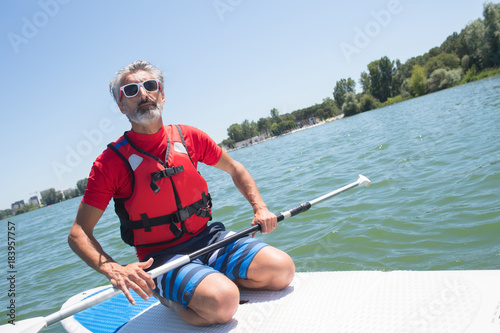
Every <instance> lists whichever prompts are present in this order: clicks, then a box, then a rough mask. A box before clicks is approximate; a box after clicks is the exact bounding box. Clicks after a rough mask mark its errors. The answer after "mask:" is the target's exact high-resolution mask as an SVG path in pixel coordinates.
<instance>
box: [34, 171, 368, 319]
mask: <svg viewBox="0 0 500 333" xmlns="http://www.w3.org/2000/svg"><path fill="white" fill-rule="evenodd" d="M359 184H363V185H365V186H368V185H370V181H369V180H368V178H366V177H364V176H362V175H359V178H358V180H357V181H355V182H353V183H351V184H349V185H346V186H344V187H342V188H340V189H338V190H335V191H332V192H330V193H327V194H325V195H323V196H321V197H319V198H317V199H314V200H312V201H307V202H304V203H302V204H300V205H298V206H297V207H295V208H292V209H290V210H287V211H286V212H283V213H281V214H279V215H278V216H277V218H278V222H280V221H283V220H284V219H286V218H289V217H291V216H295V215H297V214H300V213H302V212H305V211H307V210H309V209H310V208H311V207H312V206H313V205H315V204H317V203H320V202H322V201H324V200H326V199H329V198H331V197H334V196H336V195H338V194H340V193H342V192H345V191H347V190H349V189H351V188H353V187H356V186H358V185H359ZM259 230H260V225H258V224H257V225H253V226H251V227H249V228H247V229H245V230H243V231H240V232H238V233H236V234H233V235H231V236H229V237H227V238H225V239H223V240H221V241H219V242H216V243H214V244H211V245H209V246H206V247H204V248H202V249H200V250H198V251H195V252H193V253H191V254H187V255H183V256H182V257H179V258H177V259H175V260H172V261H170V262H168V263H166V264H164V265H162V266H160V267H157V268H155V269H152V270H151V271H149V272H148V274H149V275H150V276H151V277H153V278H155V277H158V276H160V275H162V274H165V273H167V272H169V271H171V270H173V269H176V268H178V267H180V266H183V265H185V264H187V263H189V262H191V261H192V260H194V259H196V258H198V257H201V256H203V255H205V254H207V253H210V252H213V251H215V250H217V249H219V248H221V247H223V246H226V245H228V244H230V243H232V242H234V241H236V240H238V239H240V238H242V237H245V236H248V235H250V234H252V233H255V232H257V231H259ZM119 293H121V290H120V289H117V288H114V287H110V288H109V289H106V290H104V291H102V292H100V293H98V294H97V295H94V296H92V297H88V298H86V299H84V300H82V301H80V302H78V303H76V304H73V305H71V306H68V307H66V308H64V309H61V310H59V311H58V312H55V313H53V314H51V315H49V316H47V317H45V318H44V319H45V322H46V325H45V327H46V326H49V325H51V324H53V323H55V322H58V321H61V320H63V319H64V318H67V317H69V316H71V315H74V314H75V313H78V312H80V311H83V310H85V309H88V308H90V307H92V306H94V305H96V304H98V303H101V302H103V301H105V300H107V299H109V298H111V297H113V296H115V295H118V294H119Z"/></svg>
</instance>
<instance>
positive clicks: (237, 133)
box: [227, 124, 245, 142]
mask: <svg viewBox="0 0 500 333" xmlns="http://www.w3.org/2000/svg"><path fill="white" fill-rule="evenodd" d="M227 136H228V137H229V138H231V139H232V140H233V141H234V142H240V141H243V140H245V139H244V136H243V129H242V128H241V125H240V124H232V125H231V126H229V128H228V129H227Z"/></svg>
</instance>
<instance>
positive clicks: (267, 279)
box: [234, 246, 295, 290]
mask: <svg viewBox="0 0 500 333" xmlns="http://www.w3.org/2000/svg"><path fill="white" fill-rule="evenodd" d="M294 274H295V264H294V263H293V260H292V258H290V256H289V255H288V254H286V253H285V252H283V251H281V250H279V249H277V248H275V247H272V246H266V247H264V248H262V249H261V250H260V251H259V252H257V254H256V255H255V257H254V259H253V260H252V263H251V264H250V266H249V267H248V273H247V278H248V279H247V280H245V279H237V280H235V281H234V282H235V283H236V284H237V285H238V286H240V287H243V288H246V289H255V290H282V289H284V288H286V287H288V285H289V284H290V283H291V282H292V280H293V276H294Z"/></svg>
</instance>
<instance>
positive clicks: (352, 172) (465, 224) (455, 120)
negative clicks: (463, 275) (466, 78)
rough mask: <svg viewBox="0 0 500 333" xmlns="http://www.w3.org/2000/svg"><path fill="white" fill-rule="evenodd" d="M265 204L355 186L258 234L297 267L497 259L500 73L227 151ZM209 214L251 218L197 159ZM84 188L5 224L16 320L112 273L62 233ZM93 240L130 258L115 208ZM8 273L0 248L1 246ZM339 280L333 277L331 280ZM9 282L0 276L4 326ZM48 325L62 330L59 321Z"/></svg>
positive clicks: (225, 183) (449, 264) (451, 264)
mask: <svg viewBox="0 0 500 333" xmlns="http://www.w3.org/2000/svg"><path fill="white" fill-rule="evenodd" d="M231 155H232V156H233V157H234V158H235V159H237V160H239V161H241V162H242V163H243V164H244V165H245V166H246V167H247V168H248V169H249V171H250V172H251V174H252V175H253V176H254V178H255V180H256V181H257V184H258V185H259V188H260V191H261V194H262V196H263V198H264V200H265V201H266V203H267V205H268V206H269V208H270V210H271V211H274V212H280V211H284V210H287V209H289V208H292V207H294V206H296V205H297V204H299V203H301V202H304V201H307V200H312V199H314V198H316V197H319V196H321V195H323V194H325V193H327V192H330V191H332V190H335V189H337V188H339V187H341V186H343V185H346V184H348V183H351V182H353V181H355V180H356V179H357V176H358V174H360V173H361V174H363V175H365V176H367V177H368V178H370V180H371V181H372V185H371V186H370V187H369V188H364V187H357V188H355V189H353V190H350V191H348V192H346V193H343V194H341V195H339V196H337V197H335V198H332V199H330V200H328V201H325V202H323V203H321V204H318V205H317V206H315V207H313V209H311V210H310V211H308V212H306V213H303V214H301V215H298V216H296V217H293V218H290V219H288V220H286V221H285V222H282V223H281V224H280V226H279V227H278V229H277V230H276V231H275V232H273V233H272V234H269V235H265V236H259V237H260V238H261V239H263V240H264V241H266V242H269V243H270V244H272V245H274V246H276V247H279V248H281V249H283V250H285V251H287V252H288V253H289V254H290V255H291V256H292V257H293V259H294V260H295V263H296V266H297V271H330V270H452V269H459V270H465V269H500V242H499V241H498V236H499V235H500V76H497V77H494V78H491V79H487V80H483V81H479V82H475V83H471V84H468V85H464V86H460V87H456V88H452V89H449V90H446V91H441V92H438V93H434V94H431V95H427V96H424V97H421V98H416V99H412V100H410V101H407V102H403V103H400V104H397V105H393V106H391V107H386V108H383V109H379V110H375V111H371V112H367V113H364V114H361V115H358V116H355V117H350V118H347V119H343V120H339V121H335V122H332V123H329V124H325V125H321V126H318V127H315V128H311V129H308V130H304V131H301V132H297V133H294V134H292V135H287V136H284V137H280V138H278V139H275V140H271V141H268V142H265V143H262V144H259V145H255V146H252V147H248V148H244V149H241V150H238V151H234V152H232V153H231ZM200 170H201V172H202V174H203V175H204V176H205V178H206V179H207V181H208V182H209V186H210V190H211V192H212V195H213V198H214V219H215V220H218V221H224V222H225V223H226V225H227V227H228V229H231V230H235V231H239V230H242V229H244V228H246V227H248V226H249V223H250V220H251V217H252V214H251V209H250V206H249V205H248V203H246V202H245V200H244V199H243V198H242V197H241V195H240V194H239V193H238V192H237V190H236V189H235V188H234V186H233V184H232V182H231V179H230V177H229V176H228V175H227V174H224V173H222V172H220V171H218V170H215V169H213V168H209V167H205V166H203V167H201V168H200ZM79 200H80V198H77V199H73V200H69V201H66V202H63V203H60V204H57V205H53V206H51V207H46V208H43V209H39V210H37V211H33V212H29V213H26V214H23V215H20V216H16V217H13V218H11V219H8V220H3V221H1V222H0V225H1V227H2V228H3V229H2V233H3V235H4V236H3V242H4V244H7V227H8V221H10V222H12V223H14V224H15V226H16V243H17V244H16V262H15V265H16V266H15V270H16V274H15V275H16V281H15V289H16V297H15V301H16V314H17V319H18V320H21V319H26V318H30V317H36V316H46V315H48V314H50V313H52V312H55V311H57V309H58V307H60V306H61V305H62V304H63V303H64V301H65V300H66V299H68V298H69V297H71V296H72V295H74V294H76V293H79V292H81V291H84V290H87V289H90V288H93V287H95V286H98V285H102V284H107V283H108V282H107V280H106V279H105V278H104V277H103V276H101V275H99V274H98V273H95V272H94V271H93V270H91V269H90V268H88V267H87V266H86V265H85V264H84V263H83V261H81V260H80V259H79V258H78V257H77V256H76V255H74V254H73V253H72V251H71V250H70V249H69V247H68V246H67V243H66V237H67V234H68V232H69V229H70V227H71V224H72V222H73V219H74V216H75V214H76V209H77V207H78V204H79ZM96 233H97V237H98V240H99V241H100V242H101V243H102V244H103V245H104V248H105V249H106V250H107V251H108V253H110V254H111V255H112V256H113V257H114V258H115V259H117V260H119V261H120V262H123V263H127V262H131V261H133V260H135V256H134V251H133V249H132V248H130V247H128V246H126V245H124V244H123V243H122V242H121V240H120V236H119V231H118V222H117V219H116V218H115V216H114V212H113V209H112V207H111V206H110V207H109V208H108V210H107V211H106V212H105V215H104V217H103V219H102V220H101V222H100V223H99V224H98V226H97V230H96ZM2 251H3V252H2V254H3V256H2V258H4V259H3V263H0V264H1V265H2V266H3V267H5V269H4V271H7V270H8V268H7V253H6V246H2ZM332 283H334V281H332ZM8 290H9V282H8V281H7V280H6V278H2V279H1V280H0V295H1V306H2V324H4V323H6V322H7V319H8V317H7V316H6V307H7V306H8V305H9V302H10V299H11V298H10V297H8V296H7V292H8ZM46 331H47V332H62V331H63V329H62V326H61V325H60V324H55V325H54V326H52V327H50V328H49V329H47V330H46Z"/></svg>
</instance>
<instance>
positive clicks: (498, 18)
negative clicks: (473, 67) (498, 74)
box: [483, 2, 500, 67]
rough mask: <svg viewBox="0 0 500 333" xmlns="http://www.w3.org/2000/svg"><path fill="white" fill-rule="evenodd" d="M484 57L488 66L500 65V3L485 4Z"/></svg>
mask: <svg viewBox="0 0 500 333" xmlns="http://www.w3.org/2000/svg"><path fill="white" fill-rule="evenodd" d="M483 16H484V26H485V32H484V37H485V45H484V57H485V59H484V60H485V65H486V67H498V66H499V65H500V3H497V4H493V3H491V2H489V3H487V4H485V5H484V10H483Z"/></svg>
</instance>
